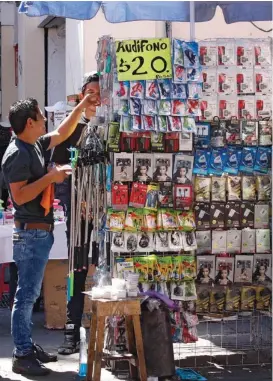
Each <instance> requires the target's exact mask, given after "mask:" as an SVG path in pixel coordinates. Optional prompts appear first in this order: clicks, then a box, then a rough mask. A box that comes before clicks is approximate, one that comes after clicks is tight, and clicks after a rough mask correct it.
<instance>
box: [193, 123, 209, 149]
mask: <svg viewBox="0 0 273 381" xmlns="http://www.w3.org/2000/svg"><path fill="white" fill-rule="evenodd" d="M194 145H195V147H196V148H209V146H210V124H209V123H196V133H195V134H194Z"/></svg>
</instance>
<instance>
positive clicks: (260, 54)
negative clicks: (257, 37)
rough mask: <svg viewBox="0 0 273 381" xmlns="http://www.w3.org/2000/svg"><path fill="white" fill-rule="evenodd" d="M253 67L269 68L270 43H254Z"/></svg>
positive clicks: (270, 59) (270, 60) (270, 61)
mask: <svg viewBox="0 0 273 381" xmlns="http://www.w3.org/2000/svg"><path fill="white" fill-rule="evenodd" d="M254 56H255V63H254V64H255V66H259V67H268V66H271V63H272V57H271V41H270V39H269V40H268V41H259V42H258V41H254Z"/></svg>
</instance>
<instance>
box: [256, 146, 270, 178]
mask: <svg viewBox="0 0 273 381" xmlns="http://www.w3.org/2000/svg"><path fill="white" fill-rule="evenodd" d="M271 153H272V149H271V148H269V147H258V149H257V154H256V160H255V165H254V171H257V172H261V173H265V174H267V173H268V171H269V169H270V168H271Z"/></svg>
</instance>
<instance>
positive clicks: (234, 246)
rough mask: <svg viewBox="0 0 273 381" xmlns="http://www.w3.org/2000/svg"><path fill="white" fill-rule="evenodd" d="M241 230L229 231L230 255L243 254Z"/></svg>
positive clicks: (228, 250)
mask: <svg viewBox="0 0 273 381" xmlns="http://www.w3.org/2000/svg"><path fill="white" fill-rule="evenodd" d="M241 239H242V231H241V230H228V231H227V252H228V253H230V254H234V253H236V254H239V253H240V252H241Z"/></svg>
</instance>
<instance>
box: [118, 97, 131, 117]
mask: <svg viewBox="0 0 273 381" xmlns="http://www.w3.org/2000/svg"><path fill="white" fill-rule="evenodd" d="M116 111H117V113H118V115H120V116H129V101H128V100H125V99H122V100H118V101H117V102H116Z"/></svg>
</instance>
